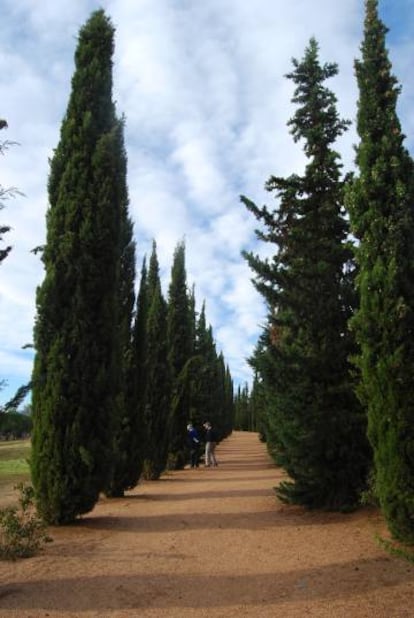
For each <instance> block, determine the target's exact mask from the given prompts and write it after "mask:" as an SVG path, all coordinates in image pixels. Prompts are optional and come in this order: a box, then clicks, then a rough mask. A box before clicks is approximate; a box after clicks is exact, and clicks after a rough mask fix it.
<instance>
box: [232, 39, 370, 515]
mask: <svg viewBox="0 0 414 618" xmlns="http://www.w3.org/2000/svg"><path fill="white" fill-rule="evenodd" d="M293 66H294V70H293V71H292V72H291V73H290V74H289V75H288V76H287V77H288V78H289V79H291V80H292V81H293V82H294V84H295V86H296V88H295V92H294V97H293V99H292V100H293V102H294V103H295V104H297V105H298V107H297V110H296V112H295V114H294V116H293V118H292V119H291V120H290V121H289V125H290V127H291V132H292V135H293V138H294V140H295V141H299V140H301V141H302V142H303V144H304V152H305V155H306V157H307V160H308V163H307V165H306V168H305V171H304V175H303V176H300V175H298V174H293V175H291V176H289V177H288V178H279V177H271V178H270V179H269V181H268V182H267V185H266V188H267V190H268V191H274V192H276V195H277V197H278V198H279V206H278V209H276V210H275V211H273V212H271V211H269V210H268V209H267V208H266V207H263V208H262V209H259V208H258V207H257V206H255V205H254V204H253V203H252V202H251V201H250V200H247V199H246V198H242V199H243V201H244V203H245V205H246V206H247V208H248V209H249V210H250V211H251V212H253V214H254V215H255V216H256V218H257V219H258V220H260V221H261V222H262V223H263V224H264V226H265V228H266V231H265V232H259V233H258V236H259V238H260V239H262V240H263V241H265V242H270V243H272V245H274V246H275V255H274V257H273V259H272V260H261V259H260V258H259V257H257V256H254V255H252V254H247V255H246V257H247V259H248V262H249V264H250V266H251V268H252V269H253V270H254V272H255V273H256V287H257V289H258V290H259V292H261V293H262V294H263V296H264V298H265V299H266V301H267V304H268V308H269V314H268V326H267V328H266V330H265V332H264V333H263V336H262V338H261V343H260V349H261V350H262V352H261V353H260V355H259V356H258V361H259V362H258V363H257V370H258V372H260V373H261V377H262V378H263V384H264V387H265V388H266V390H267V405H268V406H269V416H272V417H273V418H272V426H273V427H272V428H273V434H272V443H271V444H270V452H271V453H272V454H274V453H275V451H276V452H277V461H278V463H281V464H282V465H283V466H284V467H285V469H286V470H287V472H288V474H289V475H290V478H291V480H290V481H288V482H285V483H282V484H281V485H280V486H279V490H278V494H279V496H280V497H281V498H282V499H283V500H286V501H288V502H292V503H299V504H303V505H305V506H308V507H310V508H328V509H344V508H349V507H351V506H354V505H355V504H356V503H357V502H358V498H359V493H360V491H361V489H362V488H363V487H364V484H365V479H366V474H367V465H368V464H367V461H368V459H369V453H368V445H367V442H366V438H365V430H366V427H365V416H364V414H363V411H362V409H361V407H360V406H359V404H358V401H357V399H356V397H355V396H354V394H353V388H352V387H353V385H352V383H351V379H350V374H349V366H348V355H349V353H350V351H351V350H352V342H351V341H350V337H349V334H348V329H347V320H348V318H349V313H350V307H349V306H348V302H347V300H348V299H347V298H346V294H345V291H346V290H347V289H348V284H347V283H346V285H345V281H344V280H345V279H346V267H347V265H348V264H349V262H350V257H351V255H350V249H349V247H348V246H347V244H346V237H347V225H346V221H345V218H344V213H343V181H341V178H340V169H341V164H340V162H339V155H338V153H337V152H335V150H333V148H332V144H333V143H334V142H335V140H336V139H337V138H338V136H340V135H341V134H342V133H343V132H344V131H345V130H346V128H347V125H348V123H347V122H345V121H343V120H341V119H340V118H339V117H338V113H337V110H336V97H335V95H334V94H333V93H332V92H331V91H330V90H329V89H327V88H326V86H325V81H326V80H327V79H328V78H330V77H333V76H334V75H336V73H337V66H336V65H335V64H331V63H328V64H324V65H321V64H320V62H319V50H318V44H317V42H316V41H315V40H314V39H311V41H310V44H309V46H308V47H307V49H306V51H305V55H304V58H303V59H302V60H301V61H298V60H293Z"/></svg>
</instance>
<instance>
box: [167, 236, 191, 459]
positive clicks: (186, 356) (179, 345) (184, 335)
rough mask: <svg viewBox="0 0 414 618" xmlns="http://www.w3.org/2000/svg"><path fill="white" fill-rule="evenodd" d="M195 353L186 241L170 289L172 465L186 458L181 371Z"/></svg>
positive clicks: (176, 256)
mask: <svg viewBox="0 0 414 618" xmlns="http://www.w3.org/2000/svg"><path fill="white" fill-rule="evenodd" d="M192 356H193V323H192V312H191V299H190V297H189V294H188V290H187V273H186V268H185V245H184V243H179V244H178V246H177V247H176V250H175V252H174V258H173V265H172V269H171V281H170V286H169V290H168V358H169V362H170V368H171V372H172V373H171V375H172V394H173V399H172V402H173V405H172V409H171V422H170V429H171V434H170V455H169V465H170V466H171V467H172V468H175V469H180V468H183V467H184V465H185V462H186V455H185V446H186V441H187V429H186V427H187V422H188V419H189V415H190V409H189V399H188V396H182V393H183V391H182V384H183V379H182V377H181V378H180V374H181V372H182V371H183V370H184V368H185V365H186V363H187V362H188V361H189V360H190V359H191V357H192Z"/></svg>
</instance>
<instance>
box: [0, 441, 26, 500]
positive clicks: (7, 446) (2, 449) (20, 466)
mask: <svg viewBox="0 0 414 618" xmlns="http://www.w3.org/2000/svg"><path fill="white" fill-rule="evenodd" d="M29 457H30V440H12V441H10V442H0V494H1V497H2V498H4V499H5V500H6V501H9V500H10V498H11V497H12V496H13V494H14V493H15V492H14V489H13V488H14V486H15V485H17V484H18V483H22V482H30V470H29V464H28V459H29ZM0 506H1V505H0Z"/></svg>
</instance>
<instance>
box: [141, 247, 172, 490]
mask: <svg viewBox="0 0 414 618" xmlns="http://www.w3.org/2000/svg"><path fill="white" fill-rule="evenodd" d="M141 285H142V284H141ZM147 303H148V304H147V307H148V315H147V324H146V329H147V330H146V366H145V377H146V380H145V385H146V386H145V391H146V392H145V405H144V422H145V428H146V432H147V438H146V448H145V455H144V457H145V460H144V469H143V474H144V476H145V478H147V479H151V480H156V479H158V478H159V477H160V475H161V473H162V472H163V471H164V470H165V468H166V465H167V457H168V447H169V416H170V405H171V376H170V366H169V363H168V350H169V348H168V342H167V305H166V302H165V299H164V297H163V295H162V291H161V282H160V277H159V266H158V258H157V252H156V245H155V242H154V244H153V250H152V254H151V259H150V264H149V270H148V281H147Z"/></svg>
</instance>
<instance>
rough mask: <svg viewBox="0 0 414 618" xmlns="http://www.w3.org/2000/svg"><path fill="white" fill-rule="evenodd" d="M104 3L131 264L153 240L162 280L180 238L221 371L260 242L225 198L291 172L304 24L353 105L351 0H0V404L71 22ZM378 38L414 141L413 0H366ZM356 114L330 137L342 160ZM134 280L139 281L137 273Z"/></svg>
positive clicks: (355, 5) (38, 216) (242, 343)
mask: <svg viewBox="0 0 414 618" xmlns="http://www.w3.org/2000/svg"><path fill="white" fill-rule="evenodd" d="M98 8H103V9H104V10H105V11H106V13H107V15H108V16H110V18H111V19H112V22H113V24H114V26H115V28H116V32H115V54H114V74H113V77H114V100H115V101H116V105H117V111H118V114H119V115H121V114H124V115H125V119H126V126H125V141H126V148H127V155H128V187H129V197H130V214H131V217H132V219H133V221H134V230H135V237H136V243H137V273H139V271H140V268H141V263H142V259H143V257H144V256H145V255H147V256H148V255H149V253H150V251H151V243H152V240H153V239H155V240H156V242H157V250H158V257H159V260H160V266H161V274H162V282H163V290H164V293H165V294H167V289H168V283H169V280H170V269H171V265H172V257H173V252H174V248H175V247H176V245H177V243H178V242H180V241H182V240H185V244H186V268H187V275H188V284H189V286H190V287H191V286H192V285H193V284H194V286H195V294H196V301H197V309H198V310H199V309H200V307H201V304H202V302H203V301H205V303H206V316H207V321H208V322H209V323H210V324H211V326H212V328H213V333H214V337H215V340H216V344H217V349H218V351H222V352H223V354H224V357H225V360H226V362H227V363H228V365H229V367H230V371H231V373H232V376H233V379H234V382H235V384H236V386H237V385H238V384H242V385H243V384H244V383H245V382H246V381H247V382H248V383H251V379H252V372H251V369H250V367H249V365H248V362H247V359H248V357H249V356H250V355H251V354H252V351H253V349H254V347H255V344H256V342H257V339H258V337H259V335H260V332H261V328H262V325H263V323H264V319H265V307H264V305H263V302H262V299H261V297H260V296H259V294H258V293H257V292H256V290H255V288H254V286H253V285H252V283H251V278H252V272H251V271H250V270H249V268H248V266H247V264H246V263H245V261H244V259H243V258H242V257H241V251H242V250H247V251H253V252H254V253H259V254H260V255H263V256H264V255H266V254H268V252H269V247H265V246H263V243H260V242H259V241H258V240H257V239H256V236H255V232H254V231H255V228H256V227H257V225H256V224H257V222H256V220H255V219H254V217H253V216H252V215H251V214H250V213H248V212H247V211H246V209H245V207H244V206H243V205H242V204H241V202H240V199H239V197H240V195H246V196H247V197H249V198H250V199H252V200H253V201H254V202H256V203H257V204H258V205H262V204H264V203H266V204H267V205H268V206H270V207H271V208H274V207H276V206H277V203H276V202H275V201H274V197H273V196H272V194H268V193H266V192H265V191H264V183H265V182H266V180H267V179H268V178H269V176H270V175H277V176H286V175H289V174H291V173H301V171H303V166H304V157H303V153H302V149H301V145H300V144H295V143H294V142H293V140H292V136H291V135H290V133H289V128H288V127H287V121H288V120H289V118H290V117H291V116H292V115H293V113H294V111H295V108H294V106H293V105H292V104H291V98H292V95H293V85H292V83H291V81H290V80H288V79H286V77H285V75H286V73H288V72H289V71H290V70H291V68H292V63H291V61H292V58H298V59H300V58H302V57H303V54H304V50H305V48H306V46H307V45H308V43H309V39H310V38H311V37H312V36H314V37H315V38H316V40H317V41H318V43H319V46H320V59H321V62H336V63H337V64H338V68H339V74H338V75H337V76H336V77H335V78H333V79H331V80H330V81H329V82H328V83H327V84H326V85H327V86H328V87H329V88H330V89H331V90H333V91H334V92H335V94H336V96H337V98H338V110H339V113H340V115H341V116H342V117H344V118H348V119H350V120H351V121H355V116H356V103H357V96H358V93H357V86H356V82H355V77H354V60H355V58H358V57H359V56H360V44H361V40H362V30H363V12H364V6H363V0H347V2H340V3H336V2H332V0H295V1H294V2H292V0H255V1H254V2H251V1H249V0H101V1H100V2H96V1H95V0H70V2H56V0H42V2H39V1H38V0H0V15H1V20H0V92H1V105H0V118H4V119H6V120H7V122H8V129H7V130H6V131H2V132H1V135H0V137H1V139H2V140H3V141H4V140H8V141H9V142H14V143H15V144H14V145H10V148H8V149H7V151H6V152H5V153H4V156H1V157H0V185H1V186H2V187H4V188H7V187H17V188H18V189H19V190H20V191H21V192H22V194H23V195H17V196H15V197H14V198H13V199H9V200H8V201H7V202H6V204H5V208H4V209H3V210H2V211H1V215H0V223H1V224H3V225H10V226H11V227H12V231H11V232H10V233H8V234H7V235H5V236H4V241H5V242H7V244H12V246H13V250H12V252H11V253H10V255H9V256H8V258H7V259H6V260H5V261H4V262H2V264H1V270H0V342H1V345H0V378H1V379H3V380H5V381H6V383H7V384H6V386H5V387H3V389H2V391H1V392H0V405H1V404H3V403H5V402H6V401H8V399H10V397H11V396H12V395H13V394H14V393H15V391H16V389H17V388H18V387H19V386H20V385H22V384H25V383H27V382H28V381H29V379H30V375H31V371H32V361H33V350H31V349H30V348H29V349H23V346H25V345H26V344H30V343H31V342H32V331H33V324H34V318H35V294H36V287H37V286H38V285H39V284H40V283H41V281H42V279H43V268H42V263H41V260H40V257H39V254H37V255H34V254H33V253H32V252H31V250H32V249H33V248H34V247H37V246H39V245H42V244H44V242H45V235H46V226H45V214H46V210H47V206H48V196H47V180H48V173H49V159H50V157H51V156H52V155H53V149H54V148H55V147H56V146H57V143H58V140H59V131H60V126H61V122H62V119H63V116H64V114H65V111H66V107H67V103H68V99H69V94H70V89H71V78H72V75H73V71H74V60H73V57H74V52H75V49H76V45H77V36H78V33H79V29H80V28H81V27H82V25H83V24H84V23H85V22H86V21H87V19H88V18H89V16H90V14H91V12H92V11H94V10H96V9H98ZM380 13H381V15H382V17H383V18H384V20H385V22H386V24H387V25H388V26H389V27H390V28H391V30H390V32H389V35H388V38H387V45H388V49H389V52H390V58H391V61H392V63H393V72H394V74H395V75H396V77H397V79H398V80H399V82H400V84H401V85H402V93H401V95H400V98H399V116H400V120H401V123H402V127H403V132H404V133H405V135H406V136H407V139H406V145H407V147H408V148H409V149H410V151H411V152H412V151H413V149H414V81H413V80H412V63H413V59H414V37H413V36H412V35H413V31H414V0H382V1H381V0H380ZM357 141H358V139H357V136H356V132H355V125H354V124H353V125H352V127H351V129H350V130H349V131H348V132H347V134H346V135H344V136H343V137H341V139H340V140H338V142H337V144H336V148H337V150H338V151H339V152H340V153H341V155H342V160H343V164H344V171H349V170H350V169H352V167H353V159H354V151H353V145H354V144H356V143H357ZM137 284H138V282H137Z"/></svg>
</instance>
